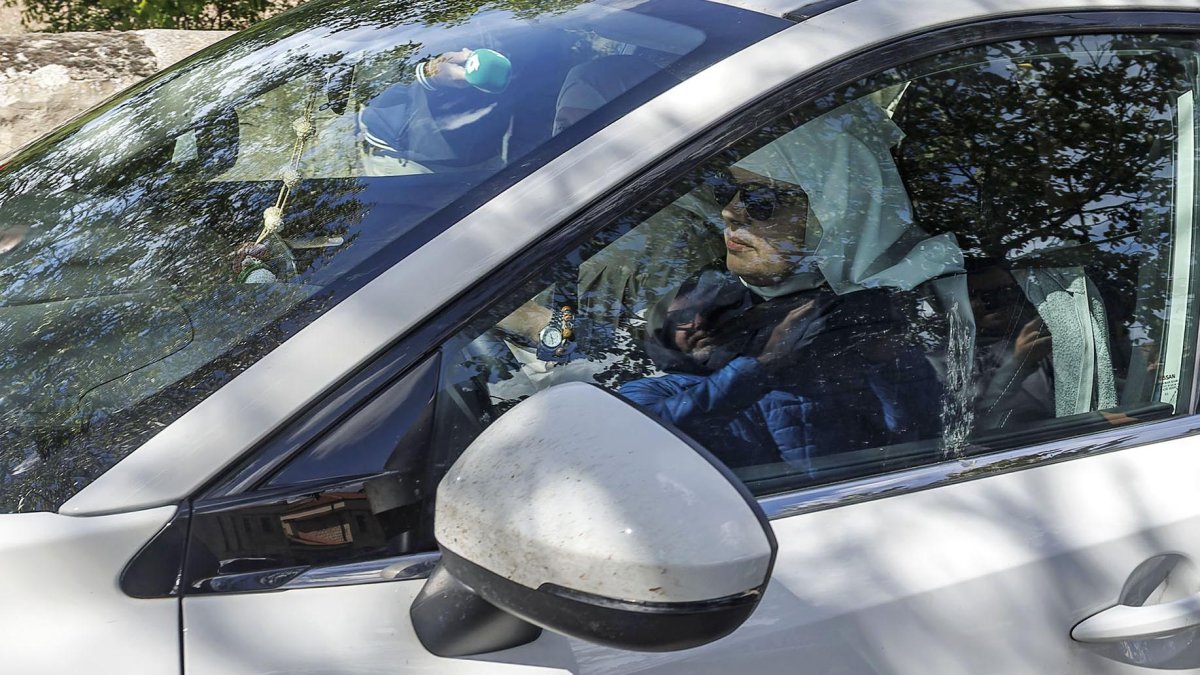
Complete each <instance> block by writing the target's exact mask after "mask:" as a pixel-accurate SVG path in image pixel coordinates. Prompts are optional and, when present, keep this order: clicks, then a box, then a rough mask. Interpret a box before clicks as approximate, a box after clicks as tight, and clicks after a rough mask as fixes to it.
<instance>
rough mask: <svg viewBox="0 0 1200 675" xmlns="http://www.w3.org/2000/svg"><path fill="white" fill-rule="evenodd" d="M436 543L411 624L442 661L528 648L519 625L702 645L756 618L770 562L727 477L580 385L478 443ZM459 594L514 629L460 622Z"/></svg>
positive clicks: (509, 418)
mask: <svg viewBox="0 0 1200 675" xmlns="http://www.w3.org/2000/svg"><path fill="white" fill-rule="evenodd" d="M434 533H435V536H436V537H437V540H438V545H439V547H440V548H441V550H442V563H441V567H442V571H441V572H439V573H435V575H434V577H431V579H430V582H431V584H430V585H427V588H426V589H425V590H426V591H428V592H424V591H423V592H422V595H421V597H419V598H418V599H417V601H416V602H414V604H413V608H412V612H411V613H412V617H413V621H414V625H415V626H416V628H417V635H418V637H420V638H421V641H422V643H423V644H424V645H425V646H426V648H428V649H429V650H430V651H431V652H433V653H435V654H439V655H442V656H465V655H469V654H476V653H481V652H482V651H492V650H494V649H501V648H505V647H511V646H516V644H521V643H523V642H527V641H529V640H531V639H534V638H536V637H537V634H536V633H529V632H528V631H526V632H525V633H521V630H520V626H521V625H524V622H528V623H529V624H533V625H536V626H540V627H543V628H546V629H549V630H552V631H555V632H558V633H563V634H565V635H569V636H571V637H576V638H580V639H583V640H588V641H590V642H595V643H599V644H602V645H606V646H610V647H617V648H621V649H632V650H640V651H670V650H678V649H688V648H691V647H696V646H699V645H702V644H706V643H708V642H711V641H713V640H716V639H718V638H721V637H724V636H725V635H727V634H729V633H730V632H732V631H733V630H734V629H735V628H737V627H738V626H740V625H741V624H742V622H743V621H745V620H746V618H747V617H749V616H750V614H751V613H752V612H753V611H754V608H755V607H757V605H758V602H759V600H760V598H761V597H762V593H763V591H764V590H765V588H766V584H767V581H768V580H769V579H770V574H771V568H772V566H773V564H774V560H775V553H776V548H777V547H776V543H775V538H774V536H773V534H772V533H771V528H770V525H769V524H768V523H767V520H766V516H765V515H764V514H763V512H762V509H761V508H760V507H759V506H758V503H757V501H755V499H754V498H753V497H752V496H751V495H750V493H749V492H748V491H747V490H746V488H745V487H744V486H743V485H742V484H741V482H740V481H738V479H737V478H736V477H734V476H733V474H732V473H731V472H730V471H729V470H728V469H727V468H726V467H725V466H724V465H723V464H721V463H720V462H719V461H718V460H716V459H715V458H714V457H712V455H710V454H709V453H708V452H707V451H706V450H704V449H702V448H699V447H698V446H696V445H694V444H693V443H692V442H691V441H690V440H688V439H686V438H685V437H683V436H682V435H680V434H678V433H677V432H675V431H674V430H672V429H670V428H668V427H667V426H665V425H663V424H662V423H660V422H659V421H657V420H655V419H654V418H652V417H650V416H649V415H647V414H646V413H644V412H642V411H641V410H640V409H638V408H637V407H635V406H634V405H633V404H631V403H629V402H627V401H625V400H624V399H622V398H620V397H618V396H616V395H615V394H611V393H609V392H608V391H606V390H604V389H602V388H600V387H597V386H594V385H589V384H583V383H569V384H564V385H560V386H556V387H552V388H550V389H548V390H546V391H543V392H540V393H538V394H536V395H534V396H532V397H530V398H528V399H526V400H525V401H522V402H521V403H520V404H518V405H517V406H515V407H514V408H513V409H512V410H510V411H508V412H507V413H505V414H504V415H503V416H501V417H500V418H499V419H498V420H497V421H496V422H494V423H493V424H492V425H491V426H490V427H488V428H487V429H486V430H484V432H483V433H482V434H480V435H479V437H478V438H477V439H476V440H475V441H474V442H473V443H472V444H471V445H470V447H468V448H467V450H466V452H464V453H463V455H462V456H461V457H460V458H459V460H458V461H457V462H456V463H455V464H454V466H453V467H451V469H450V471H449V472H448V473H447V475H446V477H445V478H444V479H443V480H442V482H441V484H440V485H439V487H438V495H437V507H436V513H435V518H434ZM447 574H448V575H449V576H450V577H453V579H454V580H456V581H457V582H458V584H460V587H459V588H458V590H457V591H453V590H448V588H449V587H450V586H451V585H452V584H449V583H448V582H447V580H446V579H445V576H446V575H447ZM435 578H437V579H438V581H437V583H436V584H433V582H434V580H435ZM435 585H436V588H434V586H435ZM464 593H465V594H466V596H472V595H473V596H477V597H478V598H479V599H482V600H483V601H485V603H486V605H487V606H491V607H495V608H498V611H500V612H502V613H503V614H506V615H508V620H509V621H510V622H511V618H512V617H516V618H517V619H520V620H521V621H520V622H517V623H514V624H511V625H510V626H509V628H510V629H511V630H507V631H506V629H498V628H497V625H499V624H498V623H497V621H499V622H500V623H503V620H501V619H499V618H498V617H496V621H485V620H482V619H479V618H478V617H473V618H472V619H471V620H469V621H462V620H461V619H463V617H464V614H467V613H470V612H464V610H463V608H464V607H466V605H467V604H468V603H469V602H470V601H471V599H470V598H468V597H465V596H464ZM475 611H476V612H478V611H479V610H475ZM450 615H457V616H458V617H459V618H460V621H459V622H458V624H461V625H463V626H466V627H464V628H462V629H459V628H456V627H455V626H456V625H458V624H455V623H454V622H449V621H447V620H446V617H447V616H450ZM475 625H487V626H488V630H489V631H490V633H491V634H492V635H496V636H499V637H498V638H496V639H491V640H489V639H481V638H480V635H479V633H478V631H477V630H474V629H471V628H470V626H475ZM518 636H520V637H518Z"/></svg>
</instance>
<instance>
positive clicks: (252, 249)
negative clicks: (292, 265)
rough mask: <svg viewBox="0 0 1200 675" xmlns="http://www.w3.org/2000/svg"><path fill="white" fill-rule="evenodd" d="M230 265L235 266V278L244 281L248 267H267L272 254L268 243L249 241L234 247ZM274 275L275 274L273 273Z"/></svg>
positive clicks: (230, 256)
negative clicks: (243, 277) (244, 273)
mask: <svg viewBox="0 0 1200 675" xmlns="http://www.w3.org/2000/svg"><path fill="white" fill-rule="evenodd" d="M229 258H230V266H231V267H232V268H233V278H234V279H235V280H237V281H239V282H240V281H242V273H243V272H245V271H246V270H247V269H251V268H255V267H265V266H266V264H267V260H269V259H270V258H271V254H270V251H269V249H268V248H267V245H266V244H258V243H255V242H252V241H248V242H246V243H244V244H242V245H241V246H238V247H237V248H236V249H234V251H233V253H231V254H230V255H229ZM272 276H274V275H273V274H272Z"/></svg>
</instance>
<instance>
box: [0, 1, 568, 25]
mask: <svg viewBox="0 0 1200 675" xmlns="http://www.w3.org/2000/svg"><path fill="white" fill-rule="evenodd" d="M581 1H582V0H436V1H435V0H418V1H416V2H406V3H403V4H401V3H396V4H392V3H370V4H364V3H362V2H359V1H358V0H353V1H352V2H346V1H344V0H343V1H342V2H340V3H337V2H333V3H330V2H318V1H316V0H314V1H313V3H312V4H314V5H323V6H330V5H335V6H337V5H340V6H337V7H336V9H335V11H334V13H333V16H334V18H335V20H338V21H339V22H340V23H345V24H354V25H368V24H376V25H394V24H397V23H400V22H409V21H419V22H421V23H424V24H426V25H431V26H432V25H447V26H448V25H456V24H460V23H462V22H464V21H466V20H467V19H469V18H471V17H472V16H474V15H475V14H477V13H479V12H481V11H485V10H491V9H498V10H504V11H509V12H512V13H513V14H514V15H515V16H518V17H521V18H533V17H536V16H540V15H543V14H547V13H554V12H559V11H565V10H567V9H570V8H572V7H574V6H576V5H578V4H580V2H581ZM4 2H5V4H7V5H8V6H10V7H11V6H15V5H16V0H4ZM295 4H296V3H295V2H294V1H290V0H143V1H142V2H128V1H126V0H24V6H25V9H24V12H23V14H22V20H23V22H24V23H25V24H26V25H29V26H38V27H39V28H41V29H43V30H48V31H51V32H62V31H89V30H138V29H143V28H176V29H192V30H240V29H243V28H246V27H248V26H249V25H251V24H253V23H255V22H257V21H260V20H262V19H264V18H266V17H267V16H270V15H272V14H275V13H277V12H279V11H281V10H283V9H286V8H288V7H291V6H293V5H295ZM343 27H349V26H343Z"/></svg>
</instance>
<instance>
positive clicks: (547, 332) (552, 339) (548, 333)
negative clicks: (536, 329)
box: [541, 326, 563, 349]
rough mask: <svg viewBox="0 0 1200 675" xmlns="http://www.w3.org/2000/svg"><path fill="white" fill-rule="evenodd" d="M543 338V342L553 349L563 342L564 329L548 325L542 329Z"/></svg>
mask: <svg viewBox="0 0 1200 675" xmlns="http://www.w3.org/2000/svg"><path fill="white" fill-rule="evenodd" d="M541 340H542V344H544V345H546V346H547V347H549V348H551V349H553V348H555V347H557V346H559V345H561V344H562V343H563V336H562V331H561V330H559V329H558V328H555V327H554V326H546V327H545V328H543V329H542V334H541Z"/></svg>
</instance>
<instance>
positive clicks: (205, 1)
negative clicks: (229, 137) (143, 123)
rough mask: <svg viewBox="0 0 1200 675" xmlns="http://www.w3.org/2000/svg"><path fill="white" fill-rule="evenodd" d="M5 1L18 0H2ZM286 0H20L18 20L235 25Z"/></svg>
mask: <svg viewBox="0 0 1200 675" xmlns="http://www.w3.org/2000/svg"><path fill="white" fill-rule="evenodd" d="M5 4H7V5H8V6H10V7H11V6H14V5H16V0H5ZM292 4H294V3H291V2H287V0H142V2H128V1H127V0H24V5H25V8H24V11H23V12H22V17H21V18H22V21H23V22H24V23H25V24H26V25H28V26H36V27H38V28H41V29H43V30H48V31H51V32H62V31H88V30H114V29H115V30H137V29H142V28H177V29H193V30H239V29H242V28H245V27H247V26H249V25H250V24H252V23H254V22H256V21H260V20H262V19H264V18H266V17H267V16H268V15H270V14H273V13H275V12H278V11H279V10H282V9H285V8H287V7H289V6H290V5H292Z"/></svg>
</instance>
